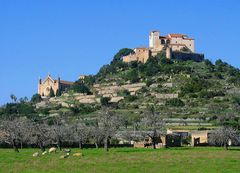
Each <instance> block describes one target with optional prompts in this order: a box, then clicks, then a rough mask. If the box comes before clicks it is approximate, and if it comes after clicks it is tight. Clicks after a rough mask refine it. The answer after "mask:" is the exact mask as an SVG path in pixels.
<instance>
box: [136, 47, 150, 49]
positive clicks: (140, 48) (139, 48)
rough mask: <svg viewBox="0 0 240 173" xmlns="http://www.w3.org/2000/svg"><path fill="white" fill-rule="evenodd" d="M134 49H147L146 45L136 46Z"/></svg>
mask: <svg viewBox="0 0 240 173" xmlns="http://www.w3.org/2000/svg"><path fill="white" fill-rule="evenodd" d="M134 49H149V48H148V47H136V48H134Z"/></svg>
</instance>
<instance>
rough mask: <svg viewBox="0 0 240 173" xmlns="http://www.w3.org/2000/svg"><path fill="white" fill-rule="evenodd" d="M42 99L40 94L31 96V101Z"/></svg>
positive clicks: (36, 101)
mask: <svg viewBox="0 0 240 173" xmlns="http://www.w3.org/2000/svg"><path fill="white" fill-rule="evenodd" d="M41 101H42V97H41V95H40V94H34V95H33V96H32V98H31V102H32V103H39V102H41Z"/></svg>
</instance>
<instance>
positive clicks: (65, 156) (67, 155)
mask: <svg viewBox="0 0 240 173" xmlns="http://www.w3.org/2000/svg"><path fill="white" fill-rule="evenodd" d="M69 155H70V154H69V153H67V154H66V155H62V156H60V159H66V158H68V157H69Z"/></svg>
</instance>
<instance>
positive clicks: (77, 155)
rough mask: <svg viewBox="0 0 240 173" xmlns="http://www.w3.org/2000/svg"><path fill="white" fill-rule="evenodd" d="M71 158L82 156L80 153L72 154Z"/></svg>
mask: <svg viewBox="0 0 240 173" xmlns="http://www.w3.org/2000/svg"><path fill="white" fill-rule="evenodd" d="M73 156H76V157H80V156H83V154H82V153H74V154H73Z"/></svg>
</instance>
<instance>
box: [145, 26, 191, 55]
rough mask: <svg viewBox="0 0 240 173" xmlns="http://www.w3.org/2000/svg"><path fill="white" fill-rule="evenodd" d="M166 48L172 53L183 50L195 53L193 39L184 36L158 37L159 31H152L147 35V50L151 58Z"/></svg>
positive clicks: (169, 35)
mask: <svg viewBox="0 0 240 173" xmlns="http://www.w3.org/2000/svg"><path fill="white" fill-rule="evenodd" d="M166 46H168V47H170V48H171V49H172V51H180V50H182V49H183V48H187V49H189V50H190V51H191V52H193V53H194V52H195V42H194V39H193V38H189V37H188V36H187V35H185V34H168V35H166V36H160V32H159V31H152V32H151V33H150V35H149V49H150V50H151V51H152V53H153V56H154V55H156V54H157V53H158V52H160V51H162V50H163V49H164V48H165V47H166Z"/></svg>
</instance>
